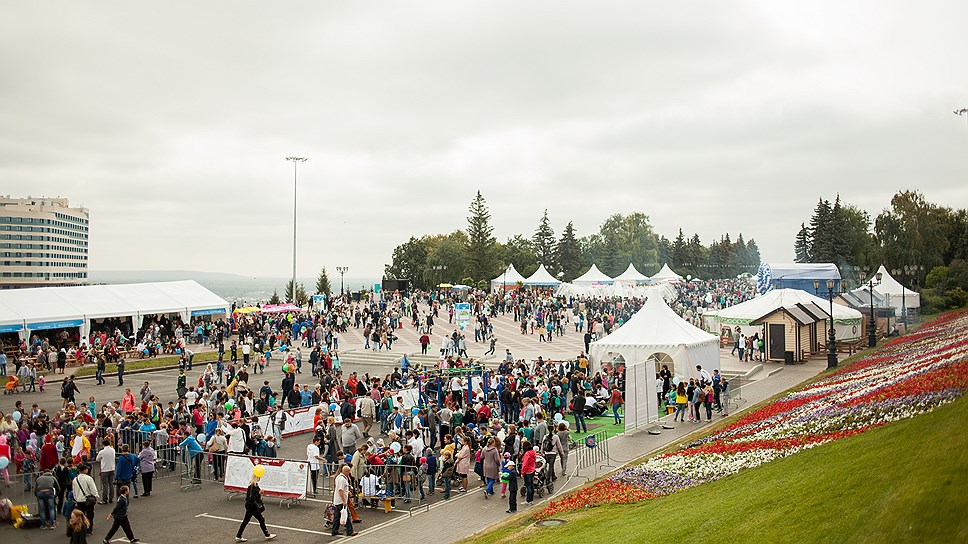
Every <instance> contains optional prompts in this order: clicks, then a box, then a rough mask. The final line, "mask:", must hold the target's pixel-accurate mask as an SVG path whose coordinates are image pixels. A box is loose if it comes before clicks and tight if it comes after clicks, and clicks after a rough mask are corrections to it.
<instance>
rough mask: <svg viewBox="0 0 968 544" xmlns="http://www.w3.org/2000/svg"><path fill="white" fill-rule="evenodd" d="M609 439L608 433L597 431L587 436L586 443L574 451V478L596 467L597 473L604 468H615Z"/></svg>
mask: <svg viewBox="0 0 968 544" xmlns="http://www.w3.org/2000/svg"><path fill="white" fill-rule="evenodd" d="M607 438H608V433H607V431H597V432H595V433H592V434H589V435H586V436H585V438H584V441H583V442H582V443H580V444H579V446H578V448H577V449H576V450H575V451H574V466H573V468H572V476H578V473H579V472H581V471H582V470H584V469H586V468H589V467H595V471H596V473H597V471H598V469H600V468H602V467H613V468H614V465H612V464H611V461H612V458H611V457H610V456H609V453H608V440H607Z"/></svg>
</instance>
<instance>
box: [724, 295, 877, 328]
mask: <svg viewBox="0 0 968 544" xmlns="http://www.w3.org/2000/svg"><path fill="white" fill-rule="evenodd" d="M810 303H813V304H816V305H817V306H819V307H820V308H822V309H824V310H827V311H829V310H828V308H829V307H830V302H829V301H827V300H824V299H822V298H820V297H818V296H815V295H811V294H810V293H808V292H806V291H801V290H799V289H773V290H772V291H768V292H767V293H766V294H764V295H762V296H759V297H757V298H754V299H751V300H747V301H746V302H743V303H740V304H736V305H734V306H730V307H729V308H723V309H722V310H719V313H718V314H717V315H716V321H718V322H719V324H720V325H741V326H742V325H749V324H750V322H752V321H755V320H757V319H759V318H761V317H763V316H765V315H767V314H770V313H772V312H774V311H776V310H778V309H780V308H790V307H793V306H796V305H797V304H810ZM862 323H863V315H862V314H861V313H860V312H858V311H857V310H855V309H853V308H848V307H847V306H841V305H840V304H834V330H835V331H836V332H837V339H838V340H856V339H858V338H860V337H861V335H862V334H863V333H864V331H862V330H860V329H861V324H862Z"/></svg>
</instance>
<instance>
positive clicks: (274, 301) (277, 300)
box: [269, 289, 282, 304]
mask: <svg viewBox="0 0 968 544" xmlns="http://www.w3.org/2000/svg"><path fill="white" fill-rule="evenodd" d="M269 304H282V299H281V298H279V291H277V290H275V289H273V290H272V296H271V297H269Z"/></svg>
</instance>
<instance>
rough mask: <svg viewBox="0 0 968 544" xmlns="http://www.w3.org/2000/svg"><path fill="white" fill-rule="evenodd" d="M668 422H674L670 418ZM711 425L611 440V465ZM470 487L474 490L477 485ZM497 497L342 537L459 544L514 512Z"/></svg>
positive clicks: (597, 471) (769, 385) (749, 389)
mask: <svg viewBox="0 0 968 544" xmlns="http://www.w3.org/2000/svg"><path fill="white" fill-rule="evenodd" d="M824 368H826V361H822V360H820V359H815V360H813V361H810V362H808V363H806V364H803V365H796V366H787V367H782V370H781V371H780V372H776V373H774V374H773V375H772V376H768V377H765V378H763V379H761V380H758V381H755V382H751V383H748V384H746V385H745V386H744V387H743V388H742V391H741V392H740V396H741V397H742V401H741V402H742V405H741V406H740V409H741V410H742V409H745V408H748V407H750V406H752V405H754V404H756V403H758V402H760V401H762V400H765V399H768V398H770V397H772V396H773V395H775V394H777V393H779V392H781V391H785V390H786V389H789V388H791V387H793V386H795V385H797V384H799V383H801V382H803V381H804V380H807V379H810V378H812V377H813V376H815V375H816V374H817V373H819V372H820V371H822V370H823V369H824ZM733 413H735V411H734V412H733ZM666 419H671V417H667V418H666ZM706 425H707V424H706V423H705V422H704V423H702V424H695V423H676V424H674V426H675V429H672V430H663V431H662V433H661V434H659V435H651V434H649V433H647V432H645V431H638V432H635V433H633V434H631V435H620V436H616V437H614V438H611V439H609V441H608V449H609V455H610V457H611V458H612V463H611V464H612V465H615V466H616V467H618V466H621V465H623V464H626V463H628V462H630V461H634V460H636V459H638V458H640V457H642V456H644V455H646V454H648V453H650V452H653V451H655V450H657V449H659V448H663V447H665V446H667V445H669V444H672V443H675V442H679V441H681V440H682V439H683V438H685V437H686V436H688V435H689V434H691V433H693V432H695V431H697V430H699V429H702V428H703V427H705V426H706ZM574 456H575V454H574V453H572V458H571V461H572V462H574ZM607 470H611V469H609V468H607V467H605V468H604V469H603V468H599V467H597V466H595V467H588V468H586V469H585V470H582V471H581V472H580V473H579V477H574V478H571V479H570V480H568V481H567V482H565V483H564V484H563V485H562V480H561V479H560V478H559V480H558V483H559V486H560V487H559V489H558V490H556V493H555V496H554V497H551V498H548V497H546V498H545V499H544V500H538V499H536V501H535V504H534V506H532V507H531V508H527V507H525V506H524V505H523V503H522V502H521V501H519V502H518V512H519V515H530V513H532V512H533V511H535V509H538V508H542V507H543V506H544V505H546V504H547V501H548V500H551V499H555V498H558V497H560V496H561V494H562V493H563V492H564V491H568V490H571V489H575V488H577V487H579V486H581V485H582V484H584V483H585V482H587V481H588V480H590V479H594V478H597V477H599V476H602V475H603V474H605V472H606V471H607ZM569 472H570V471H569ZM470 481H471V482H474V481H476V476H475V475H472V476H471V477H470ZM471 485H472V486H473V484H471ZM498 497H500V495H497V496H496V497H495V498H493V499H489V500H484V498H483V494H482V493H481V490H480V489H473V490H472V491H470V492H468V493H467V494H466V495H464V496H460V497H459V498H457V499H454V500H451V501H450V502H446V503H438V504H435V505H433V506H431V507H430V509H429V510H428V511H426V512H422V513H417V514H415V515H414V516H412V517H408V518H399V519H395V520H393V521H391V522H388V523H384V524H380V525H376V526H372V527H366V528H362V527H361V529H363V530H361V531H360V534H359V535H357V536H355V537H349V538H343V539H340V541H341V542H343V541H345V542H350V541H352V542H354V543H359V544H365V543H370V542H373V543H377V542H381V543H382V542H387V540H388V539H392V540H393V541H394V542H441V543H443V542H454V541H457V540H460V539H462V538H465V537H468V536H471V535H473V534H474V533H477V532H480V531H484V530H487V529H488V528H489V527H491V526H493V525H495V524H498V523H500V522H502V521H504V520H506V519H508V518H509V517H510V516H509V514H506V513H505V510H507V507H508V506H507V501H506V500H501V499H500V498H498ZM371 519H372V516H371Z"/></svg>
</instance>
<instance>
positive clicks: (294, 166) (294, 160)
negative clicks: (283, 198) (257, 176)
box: [286, 157, 306, 302]
mask: <svg viewBox="0 0 968 544" xmlns="http://www.w3.org/2000/svg"><path fill="white" fill-rule="evenodd" d="M286 160H287V161H292V301H291V302H296V170H297V168H298V166H299V163H301V162H305V161H306V157H286Z"/></svg>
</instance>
